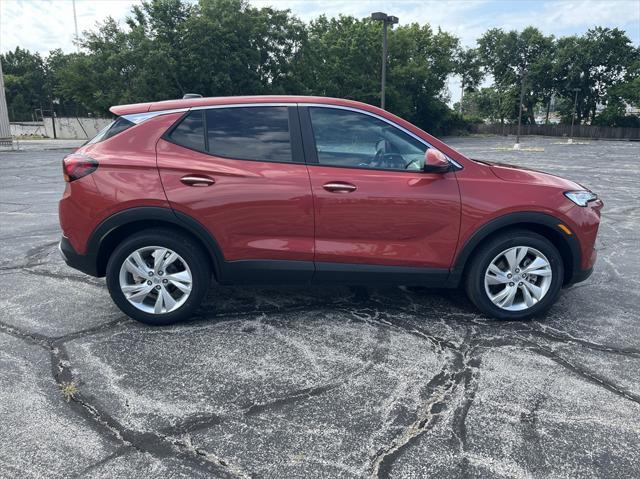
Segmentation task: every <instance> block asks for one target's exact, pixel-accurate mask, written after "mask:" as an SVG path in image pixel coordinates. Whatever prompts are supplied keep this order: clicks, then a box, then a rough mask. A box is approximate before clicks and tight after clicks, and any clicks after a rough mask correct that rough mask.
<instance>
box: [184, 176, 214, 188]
mask: <svg viewBox="0 0 640 479" xmlns="http://www.w3.org/2000/svg"><path fill="white" fill-rule="evenodd" d="M180 181H182V183H184V184H185V185H187V186H210V185H213V184H214V183H215V182H216V180H214V179H213V178H209V177H207V176H198V175H187V176H183V177H182V178H180Z"/></svg>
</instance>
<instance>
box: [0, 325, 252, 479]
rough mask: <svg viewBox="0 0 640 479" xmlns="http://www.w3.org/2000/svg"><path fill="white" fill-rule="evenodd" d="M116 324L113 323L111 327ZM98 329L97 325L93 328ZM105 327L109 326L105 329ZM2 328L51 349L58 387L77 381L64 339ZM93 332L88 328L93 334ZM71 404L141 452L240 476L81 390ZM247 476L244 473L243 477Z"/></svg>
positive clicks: (94, 423) (98, 428) (96, 427)
mask: <svg viewBox="0 0 640 479" xmlns="http://www.w3.org/2000/svg"><path fill="white" fill-rule="evenodd" d="M114 326H115V325H114V324H112V325H111V327H114ZM94 329H96V328H94ZM102 329H103V330H105V329H108V328H102ZM0 331H2V332H4V333H6V334H9V335H11V336H14V337H17V338H20V339H23V340H25V341H27V342H29V343H30V344H34V345H37V346H40V347H42V348H44V349H45V350H47V351H49V353H50V356H51V371H52V376H53V379H54V381H55V382H56V384H57V385H58V387H59V388H61V389H62V387H63V386H64V385H66V384H76V385H77V384H78V382H77V381H76V380H75V378H74V376H73V372H72V370H71V362H70V360H69V357H68V355H67V352H66V349H65V348H64V344H62V343H63V342H64V341H65V339H64V338H62V339H61V340H52V339H50V338H47V337H46V336H43V335H39V334H32V333H26V332H24V331H22V330H20V329H19V328H15V327H12V326H8V325H6V324H4V323H1V322H0ZM93 332H94V331H93V330H91V331H89V333H88V334H92V333H93ZM68 404H69V406H70V407H71V408H72V409H73V410H74V411H75V412H76V413H77V414H78V415H79V416H80V417H82V418H84V419H86V420H88V422H89V424H91V425H92V427H93V428H94V430H96V431H97V432H99V433H100V432H105V431H106V432H107V433H108V434H109V436H110V437H113V438H115V439H116V440H117V441H119V442H120V443H121V444H122V445H123V446H128V447H131V448H133V449H135V450H137V451H138V452H141V453H149V454H151V455H152V456H154V457H156V458H160V459H161V458H166V457H175V456H176V455H177V456H178V457H179V458H180V459H182V460H184V461H185V462H188V463H191V464H192V465H193V466H194V467H199V468H204V469H205V470H207V471H209V472H211V473H215V474H218V475H219V477H237V474H230V473H229V472H230V471H229V467H228V465H226V464H225V463H224V462H221V461H213V460H212V459H211V457H210V456H211V454H207V455H203V454H200V453H197V452H196V451H192V450H190V449H188V448H187V449H182V450H176V448H175V447H174V446H176V445H177V444H176V443H175V440H174V439H173V438H172V437H171V436H164V435H161V434H158V433H145V432H139V431H135V430H132V429H129V428H126V427H125V426H123V425H122V424H121V423H120V422H118V421H117V420H116V419H114V418H113V417H112V416H111V415H109V414H108V413H107V412H105V411H103V410H101V409H100V408H99V407H97V406H96V405H94V404H92V402H91V400H90V399H89V398H88V397H87V396H86V395H85V394H84V393H83V392H82V391H81V390H78V391H77V392H76V393H75V394H73V395H72V396H71V397H70V400H69V401H68ZM242 477H244V476H242Z"/></svg>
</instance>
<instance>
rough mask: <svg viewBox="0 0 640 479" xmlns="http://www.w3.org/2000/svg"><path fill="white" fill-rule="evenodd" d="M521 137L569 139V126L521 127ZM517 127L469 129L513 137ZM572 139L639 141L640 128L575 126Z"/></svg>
mask: <svg viewBox="0 0 640 479" xmlns="http://www.w3.org/2000/svg"><path fill="white" fill-rule="evenodd" d="M520 128H521V130H520V134H521V135H541V136H565V137H569V134H570V133H571V125H522V126H521V127H520ZM517 130H518V125H507V124H505V125H501V124H495V125H487V124H483V123H477V124H474V125H473V126H472V127H471V131H472V132H473V133H486V134H493V135H515V134H516V133H517ZM573 137H574V138H592V139H602V140H635V141H640V128H622V127H613V126H595V125H575V126H574V127H573Z"/></svg>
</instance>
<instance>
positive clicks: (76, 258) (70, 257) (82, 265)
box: [58, 236, 98, 276]
mask: <svg viewBox="0 0 640 479" xmlns="http://www.w3.org/2000/svg"><path fill="white" fill-rule="evenodd" d="M58 250H59V251H60V255H61V256H62V259H64V262H65V263H67V265H68V266H71V267H72V268H74V269H77V270H79V271H82V272H83V273H85V274H88V275H90V276H98V268H97V266H98V262H97V261H96V259H97V258H96V257H95V256H94V255H91V254H86V255H85V254H78V253H76V250H75V249H73V246H71V243H70V242H69V239H68V238H67V237H66V236H63V237H62V238H60V243H58Z"/></svg>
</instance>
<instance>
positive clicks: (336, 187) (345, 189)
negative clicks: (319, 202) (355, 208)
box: [322, 181, 357, 193]
mask: <svg viewBox="0 0 640 479" xmlns="http://www.w3.org/2000/svg"><path fill="white" fill-rule="evenodd" d="M322 187H323V188H324V189H325V190H327V191H329V192H331V193H352V192H353V191H356V190H357V188H356V185H352V184H351V183H344V182H342V181H331V182H329V183H325V184H324V185H322Z"/></svg>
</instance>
